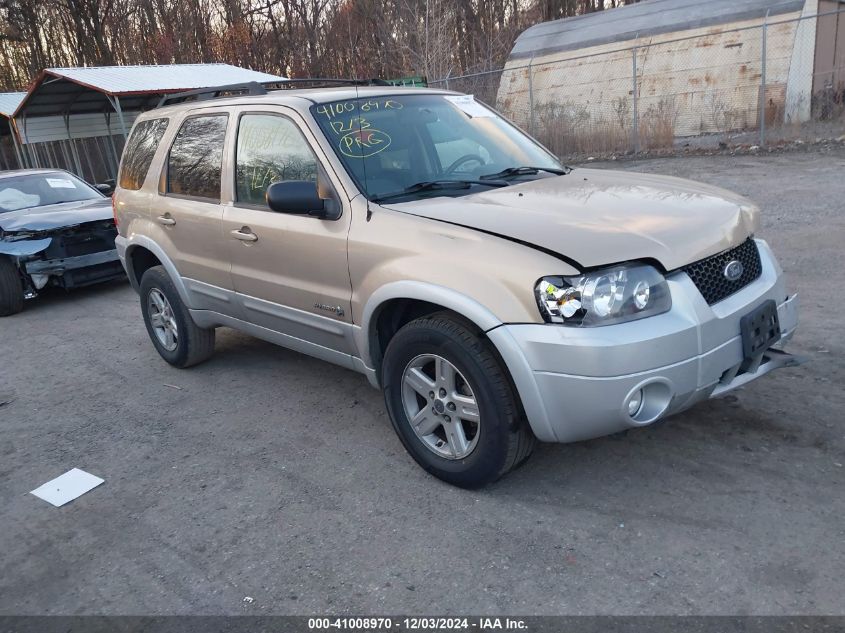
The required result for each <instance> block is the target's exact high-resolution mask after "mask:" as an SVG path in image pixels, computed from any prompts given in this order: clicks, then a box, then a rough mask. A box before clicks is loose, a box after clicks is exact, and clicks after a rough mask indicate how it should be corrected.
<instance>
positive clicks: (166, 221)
mask: <svg viewBox="0 0 845 633" xmlns="http://www.w3.org/2000/svg"><path fill="white" fill-rule="evenodd" d="M156 219H157V220H158V223H159V224H163V225H164V226H173V225H174V224H176V220H174V219H173V218H171V217H170V214H169V213H168V214H165V215H160V216H158V218H156Z"/></svg>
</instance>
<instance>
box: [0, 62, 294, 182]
mask: <svg viewBox="0 0 845 633" xmlns="http://www.w3.org/2000/svg"><path fill="white" fill-rule="evenodd" d="M249 81H257V82H273V81H284V78H283V77H277V76H275V75H269V74H267V73H262V72H257V71H254V70H248V69H246V68H239V67H237V66H231V65H229V64H174V65H169V66H102V67H86V68H46V69H44V70H43V71H41V73H39V75H38V76H37V77H36V78H35V79H34V80H33V82H32V83H31V84H30V87H29V89H28V90H27V92H26V93H25V96H24V98H23V99H22V100H21V102H20V103H19V105H18V106H17V108H15V110H14V111H13V112H12V115H11V117H10V118H11V124H12V129H13V131H14V132H15V133H16V140H17V141H18V142H19V144H20V149H21V154H22V156H21V158H22V160H23V162H24V164H25V165H26V166H28V167H59V168H62V169H67V170H68V171H72V172H74V173H76V174H77V175H79V176H81V177H82V178H84V179H86V180H88V181H89V182H103V181H105V180H108V179H110V178H115V177H116V175H117V167H118V164H119V162H120V154H121V152H122V150H123V144H124V142H125V140H126V136H127V135H128V133H129V130H130V129H131V128H132V123H133V122H134V120H135V117H137V115H138V114H139V113H140V112H142V111H144V110H147V109H150V108H152V107H154V106H155V105H156V104H157V103H158V101H159V100H160V99H161V97H162V96H163V95H165V94H169V93H174V92H182V91H184V90H191V89H195V88H207V87H210V86H219V85H228V84H235V83H244V82H249Z"/></svg>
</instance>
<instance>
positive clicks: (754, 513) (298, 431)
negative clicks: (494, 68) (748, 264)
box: [0, 150, 845, 615]
mask: <svg viewBox="0 0 845 633" xmlns="http://www.w3.org/2000/svg"><path fill="white" fill-rule="evenodd" d="M608 166H613V167H614V168H620V169H626V170H632V171H646V172H659V173H667V174H674V175H679V176H685V177H691V178H695V179H699V180H703V181H707V182H712V183H716V184H719V185H723V186H726V187H728V188H731V189H735V190H737V191H739V192H741V193H743V194H746V195H749V196H751V197H752V198H753V199H755V200H757V201H758V202H760V203H761V204H762V206H763V208H764V209H765V220H764V228H763V231H762V236H763V237H764V238H766V239H768V240H769V241H770V243H771V244H772V246H773V247H774V249H775V252H776V253H778V254H779V257H780V261H781V263H782V265H783V267H784V269H785V271H786V273H787V275H788V283H789V285H790V286H791V288H793V289H798V290H800V292H801V295H802V306H803V310H802V326H801V328H800V331H799V333H798V334H797V335H796V338H795V340H794V342H793V344H792V347H791V349H792V350H793V351H796V352H799V353H804V354H806V355H808V356H811V357H812V362H811V363H809V364H807V365H804V366H802V367H800V368H797V369H789V370H783V371H780V372H775V374H772V375H771V376H769V377H767V378H766V379H765V380H762V381H758V382H757V383H754V384H752V385H750V386H748V387H746V388H744V389H742V390H740V391H738V392H735V394H734V395H731V396H729V397H726V398H725V399H722V400H718V401H711V402H708V403H705V404H703V405H700V406H698V407H696V408H695V409H694V410H692V411H689V412H687V413H684V414H682V415H679V416H676V417H674V418H672V419H670V420H668V421H666V422H665V423H661V424H659V425H656V426H654V427H651V428H646V429H641V430H637V431H630V432H627V433H624V434H621V435H617V436H613V437H608V438H604V439H601V440H595V441H590V442H585V443H580V444H575V445H567V446H563V445H542V446H540V447H539V449H538V450H537V451H536V453H535V454H534V456H533V457H532V459H531V460H530V461H529V463H528V464H527V465H526V466H524V467H523V468H522V469H520V470H519V471H517V472H516V473H513V474H512V475H511V476H509V477H507V478H506V479H504V480H503V481H501V482H499V483H498V484H496V485H494V486H491V487H489V488H486V489H484V490H481V491H476V492H467V491H463V490H459V489H456V488H452V487H449V486H447V485H445V484H442V483H440V482H439V481H437V480H435V479H433V478H431V477H429V476H427V475H426V474H424V473H423V471H422V470H420V469H419V468H418V467H417V466H416V465H415V464H414V463H413V462H412V460H411V459H410V458H409V457H408V456H407V455H406V454H405V452H404V451H403V449H402V447H401V445H400V443H399V441H398V440H397V438H396V437H395V436H394V434H393V431H392V430H391V428H390V425H389V422H388V420H387V417H386V415H385V411H384V406H383V403H382V399H381V395H380V394H379V393H378V392H377V391H375V390H373V389H371V388H370V387H369V386H368V384H367V382H366V380H365V379H364V378H363V377H362V376H359V375H357V374H354V373H352V372H350V371H345V370H343V369H340V368H337V367H334V366H331V365H328V364H325V363H322V362H320V361H317V360H312V359H310V358H307V357H305V356H301V355H299V354H296V353H293V352H289V351H286V350H284V349H281V348H278V347H274V346H272V345H269V344H265V343H263V342H261V341H258V340H256V339H252V338H250V337H248V336H245V335H242V334H238V333H236V332H233V331H230V330H221V331H220V332H219V334H218V342H217V354H216V356H215V357H214V358H213V359H212V360H211V361H210V362H208V363H207V364H204V365H202V366H199V367H196V368H194V369H191V370H186V371H180V370H177V369H173V368H171V367H169V366H167V365H166V364H165V363H164V362H163V361H161V360H160V359H159V357H158V356H157V355H156V353H155V351H154V350H153V347H152V345H151V344H150V342H149V341H148V339H147V335H146V332H145V330H144V327H143V324H142V321H141V318H140V313H139V307H138V301H137V298H136V296H135V294H134V293H133V292H132V290H131V289H130V288H129V287H128V285H125V284H122V283H116V284H110V285H107V286H104V287H100V288H94V289H89V290H84V291H78V292H74V293H71V294H69V295H67V296H66V295H63V294H59V293H56V294H51V295H48V296H44V297H41V298H40V299H38V300H36V301H33V302H29V303H28V305H27V309H26V310H25V312H24V313H22V314H20V315H18V316H15V317H12V318H8V319H3V320H2V323H1V324H0V332H2V336H1V337H0V358H2V365H0V367H2V374H0V402H6V401H9V402H8V403H7V404H3V405H0V434H2V439H0V505H2V507H3V511H2V513H0V569H2V573H0V614H57V613H61V614H82V613H102V614H270V613H275V614H311V613H326V612H331V613H341V614H342V613H359V614H361V613H364V614H373V613H382V614H384V613H389V614H399V613H428V614H443V615H449V614H457V613H467V612H469V613H491V612H497V613H512V614H592V613H608V614H676V613H680V614H715V613H720V614H799V613H800V614H843V613H845V601H843V593H842V572H843V569H845V556H843V553H845V520H843V517H844V516H845V495H843V484H845V468H843V463H845V454H843V453H845V451H843V447H845V421H843V417H842V411H843V410H845V393H843V387H842V385H843V378H845V377H844V376H843V368H845V364H844V363H843V352H845V350H843V338H842V332H843V324H845V317H843V313H842V311H841V310H840V308H839V307H837V306H838V300H836V299H835V295H836V293H838V291H840V290H841V289H842V288H843V282H845V278H843V272H842V271H843V269H845V256H843V247H842V244H843V241H845V216H843V200H845V177H843V174H845V151H842V150H832V151H831V152H830V153H817V152H816V153H806V154H795V153H792V154H788V155H786V154H783V155H765V156H759V157H757V156H733V157H730V156H714V157H698V158H683V159H656V160H651V161H640V162H636V161H630V162H628V161H625V162H622V161H620V162H615V163H612V164H610V165H608ZM831 293H834V295H831ZM71 467H79V468H82V469H84V470H87V471H89V472H92V473H94V474H96V475H99V476H101V477H103V478H104V479H105V480H106V483H105V484H104V485H103V486H101V487H99V488H97V489H96V490H94V491H92V492H90V493H88V494H86V495H84V496H83V497H81V498H79V499H77V500H76V501H74V502H72V503H71V504H69V505H68V506H65V507H63V508H61V509H57V508H53V507H52V506H49V505H48V504H46V503H45V502H43V501H41V500H39V499H37V498H36V497H34V496H32V495H30V494H28V491H29V490H32V489H34V488H35V487H37V486H39V485H41V484H42V483H44V482H45V481H47V480H49V479H52V478H53V477H56V476H58V475H59V474H61V473H62V472H64V471H66V470H68V469H70V468H71ZM247 596H249V597H250V598H252V601H249V600H246V601H245V597H247Z"/></svg>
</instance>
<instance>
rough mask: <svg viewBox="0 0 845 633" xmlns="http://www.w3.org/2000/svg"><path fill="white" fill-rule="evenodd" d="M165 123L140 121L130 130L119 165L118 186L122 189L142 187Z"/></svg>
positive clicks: (162, 121)
mask: <svg viewBox="0 0 845 633" xmlns="http://www.w3.org/2000/svg"><path fill="white" fill-rule="evenodd" d="M167 123H168V120H167V119H151V120H149V121H142V122H141V123H139V124H138V125H136V126H135V129H134V130H132V135H131V136H130V137H129V141H128V142H127V143H126V150H125V151H124V152H123V162H122V163H121V164H120V186H121V187H122V188H123V189H132V190H137V189H140V188H141V187H142V186H143V185H144V180H145V179H146V178H147V171H149V169H150V163H152V162H153V156H154V155H155V153H156V149H157V148H158V144H159V142H160V141H161V137H162V136H164V131H165V130H166V129H167Z"/></svg>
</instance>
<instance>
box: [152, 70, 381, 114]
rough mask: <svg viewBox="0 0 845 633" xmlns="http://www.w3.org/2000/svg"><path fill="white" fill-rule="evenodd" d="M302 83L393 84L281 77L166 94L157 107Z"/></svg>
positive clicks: (290, 86) (265, 92) (370, 81)
mask: <svg viewBox="0 0 845 633" xmlns="http://www.w3.org/2000/svg"><path fill="white" fill-rule="evenodd" d="M302 84H332V85H333V84H338V85H347V86H392V85H393V84H392V83H390V82H389V81H385V80H383V79H335V78H327V77H300V78H296V79H280V80H279V81H265V82H261V83H259V82H256V81H250V82H247V83H242V84H229V85H227V86H212V87H210V88H198V89H196V90H187V91H185V92H176V93H173V94H169V95H164V96H163V97H162V98H161V99H160V100H159V102H158V105H157V106H156V107H157V108H161V107H163V106H165V105H170V104H173V103H179V102H182V101H187V100H189V99H191V98H193V99H195V100H196V101H205V100H206V99H216V98H217V97H220V96H223V95H226V96H228V95H230V94H235V93H236V94H248V95H265V94H267V91H268V86H275V87H273V88H269V90H284V89H286V88H293V87H294V86H301V85H302Z"/></svg>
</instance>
